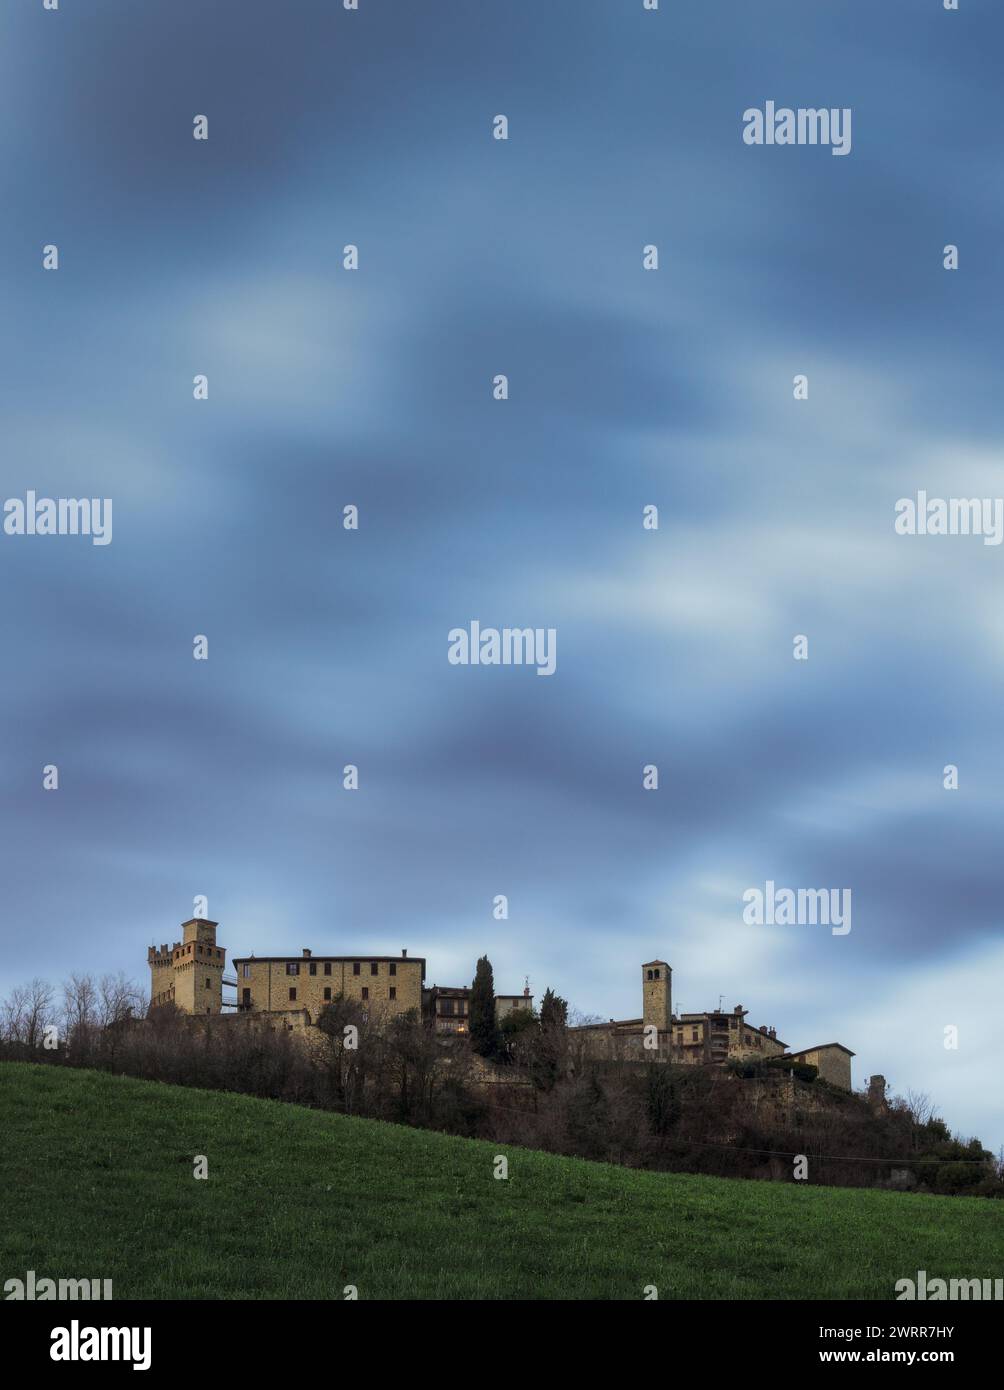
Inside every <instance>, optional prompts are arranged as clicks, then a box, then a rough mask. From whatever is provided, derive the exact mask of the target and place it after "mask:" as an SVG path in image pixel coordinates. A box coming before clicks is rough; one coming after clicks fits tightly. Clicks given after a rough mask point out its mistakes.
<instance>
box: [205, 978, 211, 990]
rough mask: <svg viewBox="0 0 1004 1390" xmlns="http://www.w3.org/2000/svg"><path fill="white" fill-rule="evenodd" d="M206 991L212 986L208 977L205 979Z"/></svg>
mask: <svg viewBox="0 0 1004 1390" xmlns="http://www.w3.org/2000/svg"><path fill="white" fill-rule="evenodd" d="M206 989H212V985H211V984H210V983H209V977H208V976H207V977H206Z"/></svg>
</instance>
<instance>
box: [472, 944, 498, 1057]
mask: <svg viewBox="0 0 1004 1390" xmlns="http://www.w3.org/2000/svg"><path fill="white" fill-rule="evenodd" d="M470 1037H471V1047H472V1049H473V1050H474V1051H475V1052H477V1053H478V1054H479V1055H480V1056H482V1057H487V1058H488V1059H490V1060H491V1059H493V1058H495V1057H497V1056H498V1052H499V1032H498V1025H497V1023H496V1022H495V976H494V973H493V972H492V963H491V961H490V960H489V959H488V957H487V956H482V957H481V959H480V960H479V961H478V964H477V969H476V970H475V972H474V984H473V985H472V986H471V1013H470Z"/></svg>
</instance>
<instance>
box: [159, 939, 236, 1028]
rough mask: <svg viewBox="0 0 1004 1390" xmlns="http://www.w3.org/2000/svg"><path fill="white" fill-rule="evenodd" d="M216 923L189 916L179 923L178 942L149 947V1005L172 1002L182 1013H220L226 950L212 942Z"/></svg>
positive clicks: (214, 940) (214, 941)
mask: <svg viewBox="0 0 1004 1390" xmlns="http://www.w3.org/2000/svg"><path fill="white" fill-rule="evenodd" d="M218 926H219V923H218V922H210V921H208V920H207V919H206V918H204V917H193V918H191V920H190V921H188V922H185V923H183V925H182V928H181V930H182V939H181V941H176V942H175V943H174V945H173V946H167V945H166V944H165V945H163V946H159V947H158V946H151V947H150V948H149V950H148V951H147V964H148V965H149V967H150V1006H151V1008H157V1007H158V1006H159V1005H162V1004H174V1005H175V1006H176V1007H177V1008H179V1009H181V1010H182V1011H183V1012H184V1013H186V1014H218V1013H220V1012H221V1010H222V1007H223V967H224V965H225V964H226V958H227V953H226V951H225V950H224V948H223V947H222V946H217V944H216V928H217V927H218Z"/></svg>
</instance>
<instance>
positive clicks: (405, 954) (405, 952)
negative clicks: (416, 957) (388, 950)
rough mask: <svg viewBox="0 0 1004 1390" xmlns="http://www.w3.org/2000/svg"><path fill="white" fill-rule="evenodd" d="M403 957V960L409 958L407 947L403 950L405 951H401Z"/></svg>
mask: <svg viewBox="0 0 1004 1390" xmlns="http://www.w3.org/2000/svg"><path fill="white" fill-rule="evenodd" d="M401 959H402V960H407V959H408V952H407V949H405V950H403V951H402V952H401Z"/></svg>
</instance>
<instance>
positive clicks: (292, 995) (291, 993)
mask: <svg viewBox="0 0 1004 1390" xmlns="http://www.w3.org/2000/svg"><path fill="white" fill-rule="evenodd" d="M289 999H290V1003H293V1002H294V1001H295V999H296V986H295V985H290V987H289Z"/></svg>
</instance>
